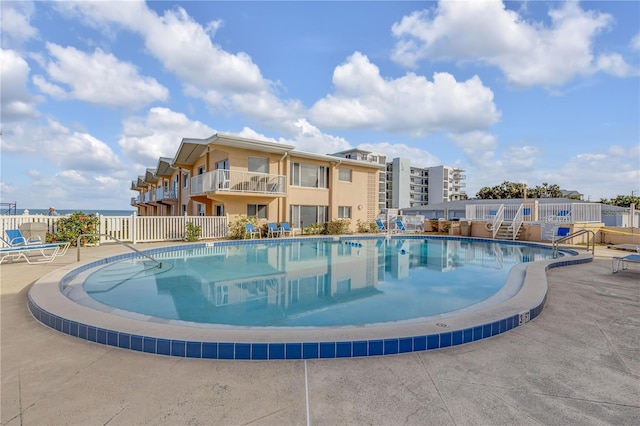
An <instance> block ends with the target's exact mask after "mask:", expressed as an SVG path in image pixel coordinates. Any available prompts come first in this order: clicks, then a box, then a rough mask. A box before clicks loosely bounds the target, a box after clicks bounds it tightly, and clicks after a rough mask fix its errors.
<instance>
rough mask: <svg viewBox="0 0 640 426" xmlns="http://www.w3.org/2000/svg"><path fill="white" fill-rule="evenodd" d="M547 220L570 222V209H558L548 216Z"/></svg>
mask: <svg viewBox="0 0 640 426" xmlns="http://www.w3.org/2000/svg"><path fill="white" fill-rule="evenodd" d="M546 219H547V221H548V222H571V211H570V210H560V211H559V212H558V213H556V214H555V215H553V216H548V217H547V218H546Z"/></svg>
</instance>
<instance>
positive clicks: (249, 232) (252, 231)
mask: <svg viewBox="0 0 640 426" xmlns="http://www.w3.org/2000/svg"><path fill="white" fill-rule="evenodd" d="M247 236H249V238H253V237H254V236H256V237H257V238H260V231H258V230H257V229H256V228H254V226H253V223H245V224H244V237H245V238H247Z"/></svg>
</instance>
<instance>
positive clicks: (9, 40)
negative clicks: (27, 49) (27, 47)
mask: <svg viewBox="0 0 640 426" xmlns="http://www.w3.org/2000/svg"><path fill="white" fill-rule="evenodd" d="M34 9H35V8H34V4H33V2H30V1H19V2H2V13H1V14H0V22H1V25H0V26H1V27H2V38H1V39H2V47H3V48H5V49H20V48H21V47H22V45H23V44H24V43H25V42H26V41H28V40H30V39H32V38H35V37H37V35H38V30H37V29H35V28H34V27H32V26H31V23H30V20H31V15H32V14H33V12H34Z"/></svg>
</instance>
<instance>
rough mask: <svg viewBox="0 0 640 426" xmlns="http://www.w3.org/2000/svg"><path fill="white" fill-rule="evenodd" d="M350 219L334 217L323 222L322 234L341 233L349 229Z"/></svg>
mask: <svg viewBox="0 0 640 426" xmlns="http://www.w3.org/2000/svg"><path fill="white" fill-rule="evenodd" d="M350 225H351V221H350V220H349V219H336V220H332V221H329V222H325V223H324V229H323V232H322V233H323V234H329V235H341V234H346V233H347V232H348V231H349V226H350Z"/></svg>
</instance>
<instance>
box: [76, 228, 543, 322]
mask: <svg viewBox="0 0 640 426" xmlns="http://www.w3.org/2000/svg"><path fill="white" fill-rule="evenodd" d="M551 255H552V253H551V249H546V248H544V247H538V246H527V245H517V244H504V243H498V242H487V241H474V240H445V239H426V240H415V239H413V240H410V239H407V240H396V239H392V240H385V239H377V240H375V239H368V240H353V241H346V242H345V241H318V240H308V241H291V242H277V243H270V242H264V243H262V242H261V243H258V244H255V243H252V244H245V245H223V246H213V247H205V248H199V249H190V250H176V251H170V252H166V253H163V255H162V262H163V264H164V265H166V266H165V267H164V268H162V269H157V268H151V267H150V264H149V263H148V261H145V260H144V259H130V260H125V261H121V262H116V263H110V264H107V265H106V266H105V267H103V268H101V269H99V270H97V271H95V272H93V273H92V274H91V275H90V276H89V277H88V278H87V279H86V280H85V282H84V289H85V291H86V292H87V293H88V294H89V295H91V297H93V298H94V299H96V300H98V301H99V302H101V303H103V304H106V305H109V306H113V307H116V308H119V309H122V310H125V311H131V312H137V313H142V314H146V315H151V316H154V317H159V318H166V319H174V320H181V321H189V322H198V323H210V324H228V325H241V326H320V327H322V326H348V325H362V324H371V323H382V322H389V321H403V320H411V319H415V318H423V317H428V316H433V315H438V314H442V313H445V312H451V311H455V310H458V309H462V308H465V307H467V306H470V305H473V304H475V303H479V302H481V301H483V300H485V299H487V298H489V297H491V296H493V295H494V294H496V293H497V292H498V291H499V290H500V289H501V288H502V286H503V285H504V283H505V281H506V278H507V275H508V274H509V270H510V269H511V267H512V266H514V265H516V264H518V263H523V262H530V261H534V260H542V259H549V258H551Z"/></svg>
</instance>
